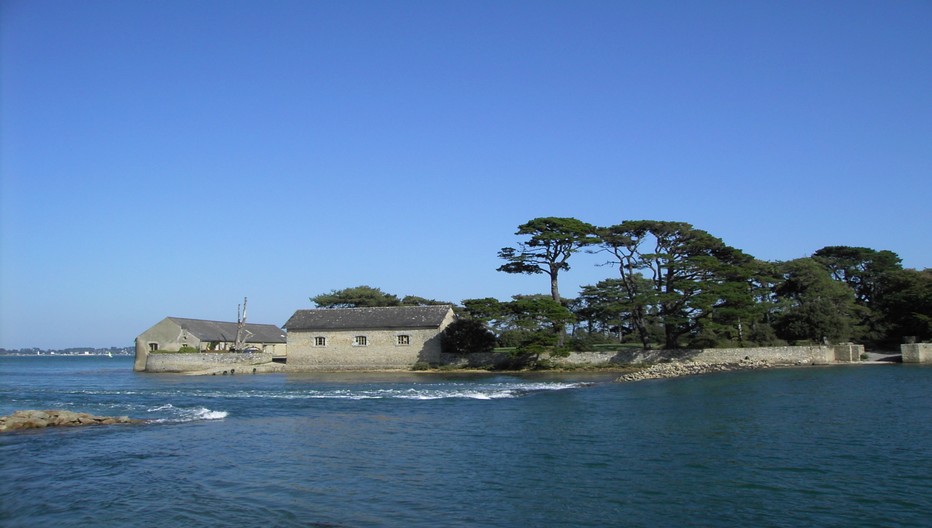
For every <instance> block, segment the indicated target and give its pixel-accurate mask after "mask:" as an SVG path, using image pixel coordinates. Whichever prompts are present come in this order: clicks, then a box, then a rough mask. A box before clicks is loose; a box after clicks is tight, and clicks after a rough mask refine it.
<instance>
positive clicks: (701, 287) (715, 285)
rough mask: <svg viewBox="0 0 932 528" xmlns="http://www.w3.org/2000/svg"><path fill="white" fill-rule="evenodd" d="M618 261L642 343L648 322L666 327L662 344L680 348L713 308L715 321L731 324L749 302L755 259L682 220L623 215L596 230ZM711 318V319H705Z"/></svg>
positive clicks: (648, 343) (647, 343)
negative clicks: (726, 311) (618, 221)
mask: <svg viewBox="0 0 932 528" xmlns="http://www.w3.org/2000/svg"><path fill="white" fill-rule="evenodd" d="M598 234H599V238H600V240H601V247H602V249H603V251H605V252H607V253H609V254H611V255H612V257H613V258H612V260H611V261H610V263H612V264H614V265H616V266H617V268H618V271H619V278H620V281H621V286H622V290H623V292H624V297H625V302H624V304H626V306H627V308H628V312H629V313H630V318H631V322H632V325H633V327H634V328H635V329H636V330H637V332H638V335H639V336H640V338H641V342H642V344H643V345H644V347H645V348H650V347H651V345H652V340H651V331H650V328H651V326H652V325H654V324H657V323H659V324H660V325H662V326H663V329H664V338H663V342H664V348H678V347H679V346H680V341H681V339H682V338H684V337H685V336H688V335H690V334H696V333H697V332H699V331H700V330H701V328H700V327H701V325H702V324H703V323H704V322H706V321H707V320H708V319H710V318H711V316H712V314H713V312H714V311H715V310H717V309H725V308H729V309H730V310H732V314H731V316H730V319H731V320H730V321H729V317H725V314H724V312H722V313H721V314H720V315H721V317H720V321H719V322H718V323H717V324H718V325H719V326H721V325H722V324H725V323H727V324H731V325H735V324H737V322H738V321H740V315H741V314H742V313H743V310H744V309H745V308H746V307H748V306H750V305H751V304H752V302H751V297H750V296H751V291H750V286H749V284H748V281H749V279H750V277H751V276H752V274H753V266H752V264H753V262H754V260H753V259H752V258H751V257H750V256H748V255H745V254H744V253H742V252H741V251H740V250H738V249H735V248H733V247H730V246H727V245H725V244H724V243H723V242H722V241H721V240H720V239H718V238H715V237H713V236H712V235H710V234H709V233H707V232H705V231H702V230H700V229H695V228H693V226H691V225H690V224H687V223H684V222H660V221H654V220H637V221H625V222H622V223H621V224H619V225H616V226H612V227H608V228H602V229H599V230H598ZM706 324H710V323H706Z"/></svg>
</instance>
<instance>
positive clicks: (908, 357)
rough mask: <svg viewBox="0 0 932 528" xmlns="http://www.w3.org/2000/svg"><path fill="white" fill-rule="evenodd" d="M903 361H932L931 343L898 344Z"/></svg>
mask: <svg viewBox="0 0 932 528" xmlns="http://www.w3.org/2000/svg"><path fill="white" fill-rule="evenodd" d="M900 352H902V354H903V363H932V343H910V344H907V345H900Z"/></svg>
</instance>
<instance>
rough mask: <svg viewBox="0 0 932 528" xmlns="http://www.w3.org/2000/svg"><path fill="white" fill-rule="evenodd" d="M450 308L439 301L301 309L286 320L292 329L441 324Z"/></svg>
mask: <svg viewBox="0 0 932 528" xmlns="http://www.w3.org/2000/svg"><path fill="white" fill-rule="evenodd" d="M450 308H451V307H450V306H448V305H438V306H390V307H380V308H321V309H316V310H298V311H296V312H295V313H294V315H292V316H291V319H288V322H287V323H285V328H286V329H288V330H361V329H367V330H380V329H390V328H438V327H439V326H440V325H441V323H443V320H444V318H445V317H446V316H447V313H448V312H449V311H450Z"/></svg>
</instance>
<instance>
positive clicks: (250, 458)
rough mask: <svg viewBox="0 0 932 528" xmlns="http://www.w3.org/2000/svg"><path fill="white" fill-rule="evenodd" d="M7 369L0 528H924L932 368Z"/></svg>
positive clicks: (116, 363) (5, 361)
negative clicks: (15, 418)
mask: <svg viewBox="0 0 932 528" xmlns="http://www.w3.org/2000/svg"><path fill="white" fill-rule="evenodd" d="M131 369H132V362H131V359H129V358H2V359H0V413H2V414H8V413H9V412H11V411H12V410H15V409H26V408H65V409H69V410H75V411H82V412H91V413H94V414H107V415H130V416H132V417H134V418H144V419H148V420H151V421H152V422H151V423H150V424H147V425H143V426H112V427H94V428H82V429H56V430H43V431H30V432H23V433H16V434H6V435H3V436H0V464H2V466H0V467H2V470H0V524H2V525H3V526H38V525H54V526H88V525H93V526H176V525H181V524H184V525H189V526H230V525H238V526H425V527H427V526H431V527H435V526H464V527H465V526H502V527H507V526H686V525H691V526H736V525H755V526H802V525H806V526H928V519H930V518H932V494H930V493H929V490H930V489H932V368H928V367H921V366H904V365H890V366H851V367H831V368H803V369H786V370H768V371H756V372H740V373H730V374H715V375H708V376H698V377H693V378H685V379H678V380H654V381H647V382H640V383H630V384H617V383H612V382H610V380H611V378H612V377H613V376H612V375H605V374H601V375H585V374H578V375H573V374H564V375H547V374H542V375H521V376H517V375H491V374H490V375H453V374H417V373H411V374H378V375H373V374H317V375H310V374H306V375H286V374H268V375H255V376H254V375H237V376H211V377H191V376H174V375H152V374H138V373H133V372H132V370H131Z"/></svg>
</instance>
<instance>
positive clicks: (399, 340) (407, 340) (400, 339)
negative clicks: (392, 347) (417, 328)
mask: <svg viewBox="0 0 932 528" xmlns="http://www.w3.org/2000/svg"><path fill="white" fill-rule="evenodd" d="M395 344H396V345H399V346H405V345H410V344H411V336H409V335H408V334H398V335H396V336H395Z"/></svg>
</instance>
